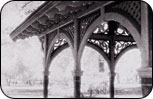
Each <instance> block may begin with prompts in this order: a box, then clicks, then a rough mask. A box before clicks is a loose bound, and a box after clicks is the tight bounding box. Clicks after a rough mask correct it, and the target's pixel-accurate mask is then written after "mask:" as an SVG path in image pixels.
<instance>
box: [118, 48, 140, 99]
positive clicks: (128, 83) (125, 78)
mask: <svg viewBox="0 0 153 99" xmlns="http://www.w3.org/2000/svg"><path fill="white" fill-rule="evenodd" d="M140 54H141V53H140V51H139V49H137V48H135V49H130V50H128V51H126V53H124V54H123V55H122V56H121V57H120V59H119V60H118V62H117V63H116V66H115V73H116V76H115V98H125V97H126V98H141V97H142V92H141V81H140V78H139V75H138V72H137V69H139V68H140V67H141V55H140Z"/></svg>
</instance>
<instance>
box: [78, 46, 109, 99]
mask: <svg viewBox="0 0 153 99" xmlns="http://www.w3.org/2000/svg"><path fill="white" fill-rule="evenodd" d="M81 69H82V71H83V75H82V79H81V96H82V97H84V98H87V97H88V98H89V97H95V98H98V97H109V67H108V63H107V62H106V60H105V59H104V57H103V56H102V55H101V54H100V53H98V52H97V51H96V50H94V49H93V48H91V47H85V49H84V53H83V56H82V59H81Z"/></svg>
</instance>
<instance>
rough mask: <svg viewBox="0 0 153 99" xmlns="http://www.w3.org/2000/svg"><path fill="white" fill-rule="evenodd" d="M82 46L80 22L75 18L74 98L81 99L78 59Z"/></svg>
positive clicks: (80, 73) (80, 72)
mask: <svg viewBox="0 0 153 99" xmlns="http://www.w3.org/2000/svg"><path fill="white" fill-rule="evenodd" d="M79 45H80V32H79V21H78V19H77V18H74V60H75V61H74V62H75V69H74V72H73V77H74V97H75V98H80V94H81V91H80V90H81V75H82V71H81V66H80V59H79V57H78V50H79Z"/></svg>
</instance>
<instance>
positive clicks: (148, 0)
mask: <svg viewBox="0 0 153 99" xmlns="http://www.w3.org/2000/svg"><path fill="white" fill-rule="evenodd" d="M8 1H10V0H0V9H2V7H3V5H4V4H5V3H6V2H8ZM143 1H145V2H146V3H148V4H149V5H150V6H151V7H152V10H153V0H143ZM0 97H1V99H9V98H8V97H6V96H5V95H4V94H3V93H2V91H1V90H0ZM145 99H153V92H151V94H150V95H149V96H147V97H146V98H145Z"/></svg>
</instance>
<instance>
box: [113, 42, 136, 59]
mask: <svg viewBox="0 0 153 99" xmlns="http://www.w3.org/2000/svg"><path fill="white" fill-rule="evenodd" d="M131 45H136V42H124V41H115V49H114V54H115V57H116V56H117V55H118V54H120V52H121V51H122V50H124V49H125V48H127V47H129V46H131Z"/></svg>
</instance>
